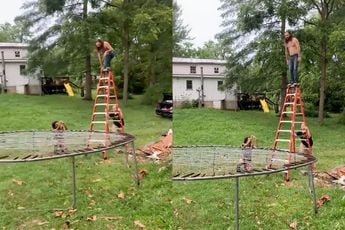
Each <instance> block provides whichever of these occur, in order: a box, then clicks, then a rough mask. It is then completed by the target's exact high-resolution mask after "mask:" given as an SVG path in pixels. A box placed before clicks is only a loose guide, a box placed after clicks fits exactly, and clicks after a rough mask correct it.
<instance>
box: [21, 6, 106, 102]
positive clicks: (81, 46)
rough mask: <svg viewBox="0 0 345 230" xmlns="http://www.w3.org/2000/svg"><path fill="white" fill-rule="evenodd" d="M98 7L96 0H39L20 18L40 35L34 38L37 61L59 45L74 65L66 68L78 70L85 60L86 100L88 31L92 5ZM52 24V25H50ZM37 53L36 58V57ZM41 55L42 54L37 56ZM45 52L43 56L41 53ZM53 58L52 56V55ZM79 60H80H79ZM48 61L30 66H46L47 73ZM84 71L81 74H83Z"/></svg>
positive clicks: (87, 87) (87, 94)
mask: <svg viewBox="0 0 345 230" xmlns="http://www.w3.org/2000/svg"><path fill="white" fill-rule="evenodd" d="M89 4H90V5H91V7H92V8H94V9H97V8H99V7H100V5H99V4H98V1H95V0H79V1H74V0H55V1H48V0H36V1H32V2H29V3H26V4H24V8H25V9H26V12H25V13H24V14H23V15H22V16H20V17H17V19H16V20H18V21H22V22H24V23H25V25H27V27H28V28H30V29H32V30H33V31H35V33H36V34H37V35H36V36H34V37H33V39H32V40H31V52H32V53H31V56H32V59H33V60H39V59H40V58H41V59H42V57H49V55H50V54H51V53H52V52H53V51H56V50H59V47H61V48H62V47H64V48H65V49H63V51H60V52H64V55H63V59H65V60H68V61H71V62H72V63H73V64H72V65H68V66H64V67H65V68H66V69H67V67H70V66H71V68H72V69H78V68H76V66H80V65H79V63H80V62H81V61H82V60H84V70H83V73H84V74H85V77H86V85H85V97H84V98H85V99H86V100H91V99H92V97H91V57H90V48H91V46H90V40H91V39H90V34H89V31H88V27H89V23H90V21H89V19H88V15H89V12H88V6H89ZM46 24H49V25H50V26H49V27H46ZM35 55H36V57H35ZM37 55H38V56H37ZM41 55H43V56H41ZM48 60H49V58H48ZM65 60H61V63H64V62H65ZM76 62H78V63H76ZM44 63H46V64H47V62H46V61H43V63H39V62H38V61H36V62H35V61H30V62H29V69H31V70H34V69H37V68H40V69H43V71H44V72H47V70H48V66H49V64H48V65H43V64H44ZM48 72H49V71H48ZM79 74H81V73H79Z"/></svg>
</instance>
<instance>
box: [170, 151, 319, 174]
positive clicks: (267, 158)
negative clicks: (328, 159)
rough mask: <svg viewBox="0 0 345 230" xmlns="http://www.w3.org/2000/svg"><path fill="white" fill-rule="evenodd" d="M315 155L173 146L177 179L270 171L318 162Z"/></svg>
mask: <svg viewBox="0 0 345 230" xmlns="http://www.w3.org/2000/svg"><path fill="white" fill-rule="evenodd" d="M315 161H316V159H315V158H314V157H313V156H311V155H305V154H296V153H289V152H286V151H280V150H274V151H273V150H270V149H241V148H235V147H230V146H179V147H174V148H173V180H202V179H217V178H229V177H241V176H252V175H259V174H270V173H275V172H281V171H284V170H287V169H293V168H298V167H303V166H306V165H310V164H312V163H314V162H315Z"/></svg>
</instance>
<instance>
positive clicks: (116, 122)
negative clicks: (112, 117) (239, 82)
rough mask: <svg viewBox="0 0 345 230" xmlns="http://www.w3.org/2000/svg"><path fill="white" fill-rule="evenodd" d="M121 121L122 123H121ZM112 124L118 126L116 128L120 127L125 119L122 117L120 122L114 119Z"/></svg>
mask: <svg viewBox="0 0 345 230" xmlns="http://www.w3.org/2000/svg"><path fill="white" fill-rule="evenodd" d="M121 123H122V124H121ZM113 124H114V125H115V126H116V127H118V128H122V126H125V121H124V120H123V119H121V122H119V121H114V122H113Z"/></svg>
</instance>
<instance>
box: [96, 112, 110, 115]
mask: <svg viewBox="0 0 345 230" xmlns="http://www.w3.org/2000/svg"><path fill="white" fill-rule="evenodd" d="M93 114H95V115H105V114H107V113H106V112H95V113H93Z"/></svg>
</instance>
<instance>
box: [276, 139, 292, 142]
mask: <svg viewBox="0 0 345 230" xmlns="http://www.w3.org/2000/svg"><path fill="white" fill-rule="evenodd" d="M276 141H280V142H290V140H289V139H276Z"/></svg>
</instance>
